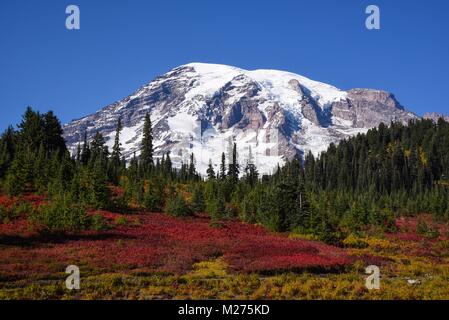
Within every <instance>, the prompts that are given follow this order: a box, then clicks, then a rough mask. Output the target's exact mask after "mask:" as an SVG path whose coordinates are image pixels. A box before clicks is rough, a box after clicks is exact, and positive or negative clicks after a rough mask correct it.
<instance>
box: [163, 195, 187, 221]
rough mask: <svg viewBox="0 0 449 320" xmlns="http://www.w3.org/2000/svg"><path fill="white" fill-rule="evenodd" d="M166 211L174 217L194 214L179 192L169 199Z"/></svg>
mask: <svg viewBox="0 0 449 320" xmlns="http://www.w3.org/2000/svg"><path fill="white" fill-rule="evenodd" d="M165 212H166V213H168V214H169V215H171V216H174V217H185V216H189V215H191V214H192V210H191V209H190V208H189V206H188V205H187V203H186V202H185V200H184V197H183V196H182V195H181V194H177V195H176V196H174V197H173V198H169V199H168V200H167V204H166V206H165Z"/></svg>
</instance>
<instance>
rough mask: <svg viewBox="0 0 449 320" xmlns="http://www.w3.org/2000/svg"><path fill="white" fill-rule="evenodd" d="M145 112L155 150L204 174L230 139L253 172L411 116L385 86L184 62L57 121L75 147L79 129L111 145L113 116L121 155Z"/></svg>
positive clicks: (132, 146)
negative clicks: (339, 84)
mask: <svg viewBox="0 0 449 320" xmlns="http://www.w3.org/2000/svg"><path fill="white" fill-rule="evenodd" d="M147 112H149V113H150V115H151V119H152V122H153V126H154V130H153V132H154V136H155V137H154V140H155V141H154V143H155V147H156V154H157V155H159V156H161V155H162V153H165V152H168V151H169V152H170V154H171V158H172V160H173V162H174V164H175V165H180V164H181V162H187V161H188V158H189V155H190V154H191V153H194V155H195V159H196V165H197V169H198V170H199V171H200V172H201V173H205V171H206V168H207V165H208V162H209V160H212V162H213V163H214V164H215V166H216V168H218V164H219V163H220V159H221V153H222V152H225V153H226V154H227V153H228V152H229V149H230V146H231V145H232V143H233V142H236V143H237V147H238V153H239V161H240V162H241V164H242V166H244V164H245V162H246V161H247V159H248V156H249V153H250V150H251V154H252V155H253V161H254V162H255V164H256V165H257V166H258V168H259V170H260V172H261V173H268V172H271V171H272V170H273V169H274V168H275V167H276V166H277V165H278V164H282V163H283V162H284V161H285V159H290V158H292V157H294V156H295V155H300V156H301V155H303V154H304V153H305V152H308V151H312V152H313V153H314V154H315V155H317V154H319V153H320V152H322V151H323V150H325V149H326V148H327V146H328V145H329V144H330V143H332V142H338V141H339V140H340V139H342V138H345V137H348V136H351V135H354V134H357V133H360V132H366V131H367V130H368V129H369V128H372V127H374V126H377V125H378V124H379V123H380V122H385V123H389V122H390V121H392V120H396V121H402V122H406V121H408V120H409V119H412V118H416V115H414V114H413V113H410V112H408V111H406V110H404V108H403V107H402V106H401V105H400V104H399V103H398V102H397V101H396V99H395V98H394V96H393V95H392V94H390V93H388V92H384V91H380V90H371V89H353V90H349V91H343V90H340V89H337V88H335V87H333V86H331V85H328V84H325V83H321V82H317V81H313V80H310V79H308V78H305V77H303V76H300V75H296V74H293V73H289V72H285V71H278V70H254V71H247V70H243V69H239V68H236V67H232V66H226V65H217V64H205V63H190V64H186V65H183V66H180V67H177V68H175V69H173V70H171V71H170V72H168V73H166V74H164V75H162V76H160V77H157V78H156V79H154V80H153V81H151V82H150V83H148V84H147V85H145V86H143V87H142V88H140V89H139V90H137V91H136V92H135V93H133V94H132V95H130V96H128V97H126V98H125V99H123V100H121V101H118V102H116V103H113V104H111V105H109V106H106V107H104V108H103V109H101V110H99V111H98V112H96V113H94V114H92V115H89V116H87V117H84V118H81V119H79V120H74V121H72V122H71V123H69V124H67V125H65V126H64V136H65V139H66V140H67V142H68V144H69V147H70V148H71V150H75V148H76V146H77V144H78V143H79V142H80V141H81V140H82V137H83V135H84V132H87V134H88V137H92V136H93V135H94V134H95V132H96V131H100V132H101V133H102V134H103V135H104V136H105V137H106V139H107V143H108V145H109V146H110V147H111V146H112V144H113V140H114V134H115V131H114V130H115V126H116V123H117V120H118V118H119V117H120V118H121V119H122V122H123V125H124V129H123V131H122V134H121V143H122V146H123V154H124V155H125V156H126V157H127V158H128V159H129V158H130V157H132V155H133V154H134V153H136V154H137V155H139V153H140V152H139V143H140V141H141V139H142V127H143V118H144V116H145V114H146V113H147Z"/></svg>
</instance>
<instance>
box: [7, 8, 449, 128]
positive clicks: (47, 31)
mask: <svg viewBox="0 0 449 320" xmlns="http://www.w3.org/2000/svg"><path fill="white" fill-rule="evenodd" d="M69 4H76V5H79V7H80V10H81V30H79V31H69V30H66V28H65V19H66V14H65V8H66V6H67V5H69ZM369 4H376V5H378V6H379V7H380V9H381V28H382V29H381V30H380V31H368V30H367V29H365V27H364V25H365V18H366V15H365V8H366V6H367V5H369ZM448 17H449V1H447V0H433V1H431V0H429V1H414V0H413V1H400V0H395V1H391V0H388V1H383V0H382V1H381V0H372V1H364V0H341V1H335V0H313V1H312V0H311V1H304V0H291V1H287V0H273V1H260V0H259V1H255V0H254V1H250V0H247V1H244V0H239V1H237V0H227V1H214V0H190V1H187V0H178V1H174V0H173V1H167V0H158V1H154V0H153V1H143V0H140V1H139V0H127V1H119V0H114V1H113V0H101V1H100V0H73V1H64V0H53V1H52V0H45V1H35V0H34V1H32V0H29V1H24V0H1V1H0V129H1V130H3V129H4V128H5V127H6V126H7V125H8V124H17V123H18V122H19V121H20V117H21V115H22V113H23V111H24V109H25V107H26V106H28V105H31V106H33V107H34V108H36V109H38V110H41V111H47V110H49V109H51V110H54V111H55V112H56V113H57V115H58V116H59V117H60V118H61V120H62V121H63V122H64V123H65V122H68V121H70V120H71V119H74V118H79V117H81V116H84V115H87V114H90V113H92V112H94V111H96V110H98V109H100V108H101V107H103V106H105V105H107V104H109V103H112V102H114V101H116V100H118V99H121V98H123V97H125V96H127V95H128V94H130V93H131V92H133V91H134V90H135V89H137V88H138V87H140V86H141V85H143V84H145V83H147V82H149V81H150V80H152V79H153V78H154V77H155V76H156V75H159V74H162V73H164V72H166V71H168V70H170V69H171V68H173V67H176V66H178V65H181V64H185V63H189V62H211V63H223V64H229V65H235V66H238V67H241V68H247V69H256V68H273V69H282V70H288V71H291V72H295V73H299V74H301V75H304V76H307V77H310V78H312V79H314V80H318V81H322V82H327V83H330V84H333V85H335V86H337V87H339V88H342V89H349V88H353V87H368V88H378V89H384V90H388V91H391V92H393V93H394V94H395V95H396V96H397V98H398V99H399V101H400V102H401V103H402V104H403V105H404V106H406V107H407V108H408V109H410V110H412V111H414V112H416V113H418V114H422V113H424V112H427V111H437V112H445V113H449V102H448V94H449V79H448V75H449V18H448Z"/></svg>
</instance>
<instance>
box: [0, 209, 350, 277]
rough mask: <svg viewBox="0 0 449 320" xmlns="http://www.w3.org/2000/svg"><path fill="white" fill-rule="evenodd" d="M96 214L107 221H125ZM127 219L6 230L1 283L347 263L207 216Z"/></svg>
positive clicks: (0, 233) (316, 246)
mask: <svg viewBox="0 0 449 320" xmlns="http://www.w3.org/2000/svg"><path fill="white" fill-rule="evenodd" d="M95 213H99V214H102V215H103V216H104V217H105V218H107V219H108V220H115V219H116V218H118V217H120V216H122V215H119V214H116V213H111V212H107V211H98V212H95ZM91 214H92V213H91ZM126 218H127V220H128V221H130V222H132V221H133V219H136V218H137V219H138V220H139V222H140V224H139V225H136V224H132V223H131V224H130V223H128V224H127V225H122V226H117V227H116V228H115V229H114V230H109V231H102V232H96V231H89V232H84V233H82V234H77V235H65V236H61V237H50V236H46V237H45V236H42V235H40V236H39V235H36V234H30V233H29V232H27V231H26V226H25V225H23V226H22V227H19V225H18V224H16V225H11V226H9V227H5V226H1V227H0V246H1V247H2V249H1V250H0V261H1V263H0V279H1V278H5V277H7V278H10V277H14V278H17V277H18V278H21V277H23V278H25V277H26V278H29V277H30V275H33V277H44V276H45V275H47V274H49V273H51V272H63V270H64V268H65V267H66V266H67V265H69V264H76V265H78V266H80V267H81V266H85V268H86V267H88V268H93V269H99V270H101V271H109V270H121V271H122V272H127V271H132V270H135V269H139V270H148V271H164V272H174V273H183V272H186V271H188V270H190V269H191V268H192V264H194V263H195V262H198V261H203V260H208V259H213V258H214V257H217V256H224V259H225V261H226V262H227V263H228V264H229V267H230V269H231V270H233V271H237V272H252V271H256V272H259V271H270V272H271V271H275V270H286V269H289V270H297V269H304V268H331V267H338V266H341V265H345V264H348V263H350V259H349V258H348V256H347V255H346V254H345V253H344V252H343V251H342V250H341V249H338V248H335V247H332V246H327V245H325V244H322V243H318V242H314V241H305V240H294V239H289V238H287V237H286V236H285V235H279V234H271V233H269V232H268V231H266V230H265V229H264V228H262V227H260V226H254V225H249V224H243V223H239V222H235V221H231V222H226V223H225V224H224V226H223V228H213V227H211V226H209V223H210V220H209V218H207V217H196V218H188V219H178V218H173V217H170V216H167V215H163V214H139V215H132V216H126ZM16 223H19V222H16ZM22 223H23V222H22ZM12 229H14V231H13V230H12Z"/></svg>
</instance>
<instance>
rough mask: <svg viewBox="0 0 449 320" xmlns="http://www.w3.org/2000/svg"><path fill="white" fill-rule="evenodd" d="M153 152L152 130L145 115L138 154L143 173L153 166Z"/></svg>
mask: <svg viewBox="0 0 449 320" xmlns="http://www.w3.org/2000/svg"><path fill="white" fill-rule="evenodd" d="M153 152H154V150H153V128H152V124H151V117H150V114H149V113H147V114H146V115H145V121H144V124H143V138H142V142H141V153H140V161H141V163H142V166H143V168H144V170H145V171H149V170H151V168H152V167H153V165H154V161H153Z"/></svg>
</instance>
